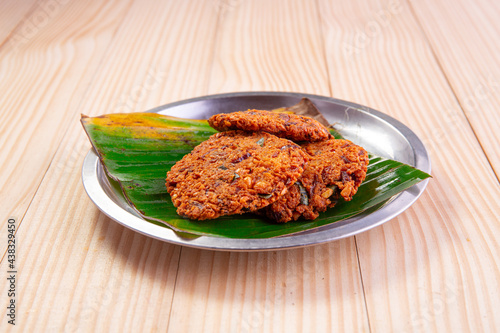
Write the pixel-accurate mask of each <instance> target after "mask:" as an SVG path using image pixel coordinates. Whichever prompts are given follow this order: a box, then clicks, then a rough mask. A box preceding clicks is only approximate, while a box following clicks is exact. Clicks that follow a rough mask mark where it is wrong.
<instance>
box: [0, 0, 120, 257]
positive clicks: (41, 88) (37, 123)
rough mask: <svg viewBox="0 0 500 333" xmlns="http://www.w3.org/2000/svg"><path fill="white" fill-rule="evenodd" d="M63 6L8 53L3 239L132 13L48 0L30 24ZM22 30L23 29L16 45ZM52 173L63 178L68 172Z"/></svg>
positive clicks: (2, 85) (0, 141)
mask: <svg viewBox="0 0 500 333" xmlns="http://www.w3.org/2000/svg"><path fill="white" fill-rule="evenodd" d="M56 5H57V6H60V7H57V8H55V9H53V12H52V14H51V15H50V16H43V17H45V19H44V21H40V22H39V24H38V25H36V26H34V27H33V29H32V32H31V34H30V35H29V36H28V35H26V38H25V39H23V40H17V41H9V42H8V43H6V44H5V46H4V47H3V48H2V50H1V54H2V58H1V60H0V73H1V76H2V80H1V82H0V91H2V94H1V95H0V103H1V105H2V108H1V109H0V117H1V119H2V122H1V123H0V133H1V134H0V145H1V146H2V150H1V151H0V161H1V162H0V168H1V169H2V173H1V174H0V187H1V188H2V192H1V193H0V216H1V217H2V220H1V221H0V230H1V232H5V230H6V229H5V226H6V218H7V217H8V216H14V217H16V218H17V219H19V220H21V219H22V217H23V215H24V213H25V211H26V209H27V208H28V205H29V204H30V202H31V200H32V198H33V195H34V194H35V192H36V190H37V188H38V186H39V185H40V182H41V180H42V178H43V177H44V175H45V173H46V171H47V169H48V167H49V165H50V163H51V160H52V158H53V157H54V154H55V152H56V149H57V147H58V145H59V143H60V142H61V139H62V138H63V135H64V133H65V132H66V130H67V128H68V126H69V124H70V123H71V122H74V121H76V116H77V113H76V110H77V108H78V104H79V103H80V102H81V100H82V97H83V95H84V93H85V91H86V89H87V87H88V84H89V82H90V80H91V79H92V76H93V75H94V72H95V71H96V70H97V67H98V65H99V63H100V61H101V58H102V57H103V55H104V53H105V51H106V48H107V45H108V44H109V42H110V41H111V38H112V37H113V35H114V33H115V30H116V29H117V27H118V25H119V24H120V18H121V17H122V16H123V15H125V13H126V11H127V9H128V6H127V2H124V1H116V3H114V2H111V3H108V5H105V4H103V3H101V2H93V3H83V2H78V1H74V2H71V3H69V2H67V1H65V2H57V3H56V2H54V1H50V0H49V1H45V2H41V3H38V4H37V5H36V6H35V8H34V10H33V11H31V13H30V15H29V16H28V17H27V18H25V22H37V21H36V19H35V18H37V17H42V16H41V14H43V15H45V14H44V13H45V10H46V8H48V7H47V6H49V7H50V6H56ZM23 24H24V23H23ZM25 24H27V23H25ZM23 29H24V28H23V25H22V24H21V25H19V26H18V27H17V29H16V30H15V31H14V32H13V34H12V38H15V37H14V36H16V35H18V34H20V33H22V31H24V30H23ZM75 154H76V153H75ZM74 157H75V158H76V157H77V155H74ZM53 167H55V168H59V169H60V171H61V172H64V171H65V170H64V169H65V167H66V166H65V165H64V164H58V163H56V164H54V165H53ZM26 175H29V176H26ZM1 248H2V249H4V248H5V247H4V244H2V247H1Z"/></svg>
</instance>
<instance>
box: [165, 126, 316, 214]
mask: <svg viewBox="0 0 500 333" xmlns="http://www.w3.org/2000/svg"><path fill="white" fill-rule="evenodd" d="M308 160H309V156H308V154H307V153H305V152H304V151H303V150H302V149H301V148H300V146H298V145H297V144H295V143H293V142H291V141H289V140H286V139H281V138H278V137H276V136H274V135H271V134H268V133H263V132H258V133H248V132H242V131H230V132H223V133H217V134H214V135H212V136H211V137H210V138H209V139H208V140H207V141H205V142H202V143H201V144H200V145H198V146H197V147H195V148H194V149H193V151H192V152H191V153H190V154H188V155H186V156H184V157H183V158H182V160H180V161H179V162H177V163H176V164H175V165H174V166H173V167H172V169H171V170H170V171H169V172H168V173H167V179H166V186H167V190H168V192H169V193H170V195H171V198H172V202H173V204H174V206H175V207H177V213H178V214H179V215H181V216H185V217H189V218H192V219H198V220H205V219H214V218H217V217H219V216H223V215H230V214H241V213H245V212H252V211H256V210H258V209H260V208H263V207H265V206H267V205H269V204H271V203H272V202H274V201H276V200H277V199H278V197H280V196H282V195H283V194H285V193H286V192H287V188H288V187H290V186H292V185H293V184H294V183H295V182H296V181H297V179H298V178H299V177H300V175H301V174H302V172H303V170H304V165H305V163H306V162H307V161H308Z"/></svg>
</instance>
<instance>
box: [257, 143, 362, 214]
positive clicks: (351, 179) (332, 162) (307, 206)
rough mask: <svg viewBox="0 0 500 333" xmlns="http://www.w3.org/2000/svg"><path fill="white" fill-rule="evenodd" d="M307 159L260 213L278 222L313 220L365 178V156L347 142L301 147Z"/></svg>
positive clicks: (345, 197)
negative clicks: (289, 183)
mask: <svg viewBox="0 0 500 333" xmlns="http://www.w3.org/2000/svg"><path fill="white" fill-rule="evenodd" d="M302 149H303V150H304V151H306V152H307V153H308V154H309V155H310V156H311V160H310V161H309V162H308V163H307V164H306V167H305V169H304V173H303V174H302V176H301V177H300V178H299V180H298V181H297V182H296V183H295V184H294V186H292V187H290V188H289V190H288V192H287V193H286V194H284V195H283V196H282V197H280V198H279V199H278V200H277V201H275V202H274V203H272V204H271V205H269V206H267V207H265V208H264V209H263V210H262V213H264V214H265V215H266V216H267V217H269V218H270V219H272V220H275V221H276V222H279V223H285V222H288V221H291V220H297V219H298V218H299V217H301V216H303V217H304V218H305V219H307V220H314V219H315V218H316V217H318V215H319V213H320V212H323V211H325V210H326V209H327V208H328V207H333V206H334V205H335V202H336V200H337V199H339V198H340V197H342V198H344V200H346V201H350V200H351V199H352V196H353V195H355V194H356V192H357V190H358V187H359V185H361V182H362V181H363V180H364V179H365V177H366V171H367V166H368V162H369V159H368V153H367V152H366V151H365V150H364V149H363V148H361V147H359V146H357V145H355V144H353V143H352V142H350V141H348V140H335V139H331V140H326V141H321V142H314V143H307V144H304V145H302Z"/></svg>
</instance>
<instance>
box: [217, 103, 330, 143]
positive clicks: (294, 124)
mask: <svg viewBox="0 0 500 333" xmlns="http://www.w3.org/2000/svg"><path fill="white" fill-rule="evenodd" d="M208 123H209V124H210V126H212V127H213V128H215V129H216V130H218V131H222V132H223V131H228V130H243V131H249V132H257V131H263V132H267V133H271V134H274V135H276V136H278V137H281V138H286V139H290V140H292V141H296V142H301V141H307V142H314V141H321V140H326V139H329V138H331V137H332V136H331V134H330V132H329V131H328V129H327V128H326V127H325V126H323V125H322V124H320V123H319V122H318V121H316V120H314V119H312V118H309V117H305V116H298V115H295V114H289V113H278V112H270V111H262V110H248V111H239V112H233V113H221V114H216V115H214V116H212V117H210V119H208Z"/></svg>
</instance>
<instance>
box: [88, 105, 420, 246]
mask: <svg viewBox="0 0 500 333" xmlns="http://www.w3.org/2000/svg"><path fill="white" fill-rule="evenodd" d="M81 122H82V124H83V127H84V129H85V131H86V133H87V135H88V137H89V139H90V141H91V143H92V145H93V147H94V150H95V151H96V153H97V155H98V156H99V159H100V161H101V163H102V165H103V167H104V169H105V171H106V173H107V175H108V176H109V177H110V178H111V179H112V180H114V181H116V182H117V183H118V185H119V186H120V187H121V189H122V191H123V194H124V196H125V198H126V199H127V201H128V202H129V204H130V205H131V206H132V207H134V208H135V209H136V211H137V212H138V213H139V214H140V215H141V216H142V217H143V218H144V219H145V220H147V221H149V222H151V223H155V224H158V225H161V226H165V227H169V228H171V229H173V230H174V231H177V232H180V233H182V234H183V235H185V234H191V235H208V236H219V237H229V238H268V237H278V236H285V235H290V234H293V233H297V232H302V231H306V230H310V229H314V228H318V227H321V226H324V225H326V224H329V223H334V222H338V221H341V220H344V219H346V218H349V217H352V216H354V215H357V214H359V213H362V212H364V211H366V210H368V209H376V208H377V207H379V206H381V205H383V203H384V202H386V201H387V200H389V199H390V198H391V197H393V196H394V195H396V194H398V193H400V192H401V191H404V190H405V189H407V188H409V187H411V186H413V185H414V184H417V183H418V182H420V181H422V180H424V179H426V178H428V177H430V175H428V174H427V173H425V172H423V171H420V170H418V169H415V168H414V167H411V166H409V165H406V164H403V163H400V162H397V161H393V160H389V159H385V158H382V157H379V156H374V155H370V164H369V166H368V172H367V177H366V179H365V181H364V182H363V183H362V185H361V186H360V188H359V190H358V193H357V194H356V195H355V196H354V197H353V199H352V200H351V201H349V202H346V201H344V200H342V199H340V200H339V201H338V202H337V204H336V206H335V207H334V208H331V209H329V210H327V211H326V212H324V213H321V214H320V216H319V217H318V218H317V219H315V220H313V221H306V220H300V219H299V220H298V221H295V222H288V223H286V224H276V223H273V222H271V221H269V220H267V219H265V218H263V217H260V216H257V215H253V214H243V215H231V216H224V217H220V218H217V219H214V220H205V221H195V220H190V219H187V218H183V217H181V216H179V215H177V213H176V208H175V207H174V206H173V204H172V202H171V200H170V196H169V194H168V193H167V190H166V187H165V178H166V173H167V171H168V170H170V168H171V167H172V166H173V165H174V164H175V163H176V162H177V161H178V160H180V159H181V158H182V157H183V156H184V155H185V154H188V153H189V152H190V151H191V150H192V149H193V148H194V147H195V146H196V145H198V144H200V143H201V142H203V141H205V140H207V139H208V137H209V136H210V135H212V134H214V133H216V131H215V130H214V129H212V128H211V127H210V126H209V125H208V123H207V122H206V120H191V119H181V118H175V117H168V116H162V115H159V114H156V113H132V114H109V115H104V116H100V117H92V118H90V117H86V116H83V115H82V119H81ZM332 133H333V134H334V136H335V137H337V138H339V137H341V136H340V134H339V133H337V132H335V131H332Z"/></svg>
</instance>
